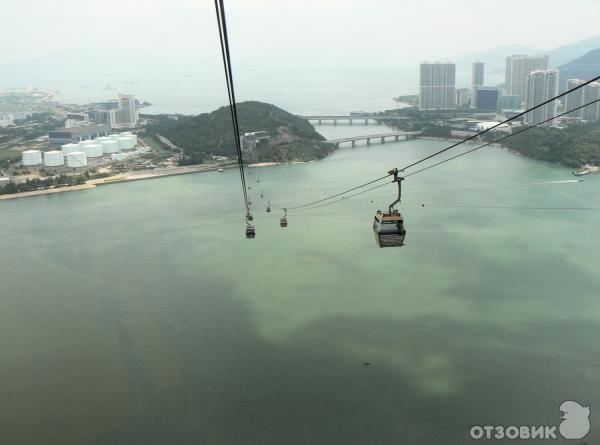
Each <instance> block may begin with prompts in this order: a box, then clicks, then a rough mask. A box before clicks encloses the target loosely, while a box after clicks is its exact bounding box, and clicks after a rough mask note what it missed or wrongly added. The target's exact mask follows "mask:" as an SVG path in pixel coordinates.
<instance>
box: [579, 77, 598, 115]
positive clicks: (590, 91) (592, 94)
mask: <svg viewBox="0 0 600 445" xmlns="http://www.w3.org/2000/svg"><path fill="white" fill-rule="evenodd" d="M582 90H583V100H582V104H581V105H584V104H587V103H590V102H593V101H595V100H598V99H600V83H598V82H592V83H590V84H588V85H586V86H584V87H583V88H582ZM581 118H582V119H583V120H584V121H588V122H600V102H596V103H595V104H592V105H588V106H586V107H584V108H582V109H581Z"/></svg>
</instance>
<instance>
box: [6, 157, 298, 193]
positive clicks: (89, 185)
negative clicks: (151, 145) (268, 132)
mask: <svg viewBox="0 0 600 445" xmlns="http://www.w3.org/2000/svg"><path fill="white" fill-rule="evenodd" d="M305 163H306V161H292V162H258V163H255V164H249V165H248V167H253V168H258V167H272V166H275V165H284V164H305ZM236 167H237V163H231V162H227V163H222V164H210V165H206V164H200V165H186V166H180V167H166V168H156V169H154V170H140V171H137V172H127V173H120V174H118V175H113V176H107V177H106V178H99V179H90V180H88V181H86V183H85V184H79V185H72V186H63V187H57V188H51V189H43V190H32V191H30V192H19V193H11V194H7V195H0V201H5V200H9V199H18V198H28V197H31V196H40V195H50V194H54V193H63V192H74V191H79V190H89V189H93V188H95V187H99V186H103V185H110V184H119V183H122V182H133V181H145V180H148V179H156V178H166V177H168V176H179V175H189V174H193V173H205V172H211V171H217V170H219V169H221V168H222V169H230V168H236Z"/></svg>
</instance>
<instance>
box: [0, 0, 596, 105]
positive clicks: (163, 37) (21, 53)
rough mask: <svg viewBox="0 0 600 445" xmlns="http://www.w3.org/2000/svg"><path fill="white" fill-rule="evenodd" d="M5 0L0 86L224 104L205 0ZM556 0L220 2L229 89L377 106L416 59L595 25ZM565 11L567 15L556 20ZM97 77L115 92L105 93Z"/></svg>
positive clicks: (557, 42) (405, 87) (543, 44)
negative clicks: (231, 72) (231, 79)
mask: <svg viewBox="0 0 600 445" xmlns="http://www.w3.org/2000/svg"><path fill="white" fill-rule="evenodd" d="M6 2H7V3H6V5H5V8H4V11H3V15H4V17H3V18H4V24H5V29H4V30H5V35H9V36H14V37H15V38H13V39H11V42H10V45H4V46H2V47H1V48H0V58H1V59H2V60H3V62H4V63H3V65H4V67H3V76H1V77H0V88H23V87H25V86H27V85H31V86H37V87H40V88H42V89H51V90H58V91H60V92H61V96H60V97H59V98H58V99H59V100H60V101H70V102H76V103H85V102H88V101H93V100H101V99H106V98H108V97H112V96H114V95H115V94H116V92H122V93H129V94H135V95H136V97H139V98H140V99H142V100H149V101H150V102H152V103H155V104H157V106H158V107H157V108H155V109H154V110H155V111H160V112H181V113H197V112H205V111H211V110H213V109H215V108H216V107H218V106H221V105H224V103H225V98H226V94H225V84H224V81H223V71H222V66H221V53H220V47H219V41H218V33H217V29H216V22H215V13H214V5H213V2H211V1H205V2H196V1H192V0H172V1H166V0H149V1H147V2H145V3H144V6H143V7H140V4H139V2H137V1H135V0H119V1H117V0H107V1H106V2H103V3H101V4H100V3H97V2H92V1H90V0H81V1H76V0H59V1H57V2H54V3H53V4H46V3H44V4H41V5H40V4H37V2H35V1H33V0H6ZM561 5H562V2H558V1H555V0H552V1H543V0H532V1H528V2H526V3H523V2H518V1H516V0H508V1H506V2H503V3H502V7H501V8H499V7H498V5H497V4H494V6H488V5H487V4H482V3H481V2H478V1H476V0H461V1H460V2H459V3H458V4H455V5H453V7H452V8H447V9H445V10H444V15H443V17H438V15H439V3H438V2H432V1H427V2H419V1H416V0H406V1H401V2H385V1H383V0H374V1H373V2H369V3H368V4H366V3H365V2H361V1H358V0H347V1H344V2H342V1H341V0H328V1H326V2H318V1H316V0H307V1H299V0H290V1H286V2H277V1H274V0H258V1H253V2H252V4H249V3H248V2H244V1H242V0H228V1H227V3H226V7H227V15H228V22H229V23H228V24H229V34H230V40H231V47H232V55H233V64H234V69H235V76H236V79H237V86H238V93H239V95H238V98H239V99H240V100H261V101H266V102H270V103H276V104H278V105H280V106H283V107H284V108H286V109H289V110H290V111H293V112H297V113H302V112H316V111H324V110H325V108H326V107H327V109H329V110H330V111H333V109H336V110H339V111H344V112H348V111H351V110H352V109H354V107H357V108H360V109H369V110H372V111H375V110H378V109H385V108H389V107H391V106H393V102H392V101H391V98H392V97H395V96H397V95H402V94H414V93H415V92H416V90H417V72H418V68H417V66H418V64H419V63H420V62H422V61H425V60H429V61H435V60H440V61H447V60H450V61H454V62H457V63H458V64H462V65H463V68H464V66H466V65H467V64H469V63H470V62H471V61H473V60H477V59H478V57H477V55H478V54H481V53H485V52H487V54H491V53H492V52H493V50H494V49H497V48H498V47H505V48H513V49H514V52H522V51H523V52H529V53H531V51H535V50H536V49H540V50H544V51H547V50H551V49H554V48H556V47H560V46H562V45H567V44H571V43H573V42H577V41H580V40H583V39H589V38H591V37H598V29H597V18H598V16H599V14H598V13H599V12H600V3H599V2H598V1H597V0H576V1H575V2H572V3H571V4H570V5H571V7H570V8H568V9H566V10H564V8H561ZM559 9H560V10H561V14H556V11H557V10H559ZM516 11H518V14H516V13H515V12H516ZM532 17H535V18H536V20H535V21H533V20H532ZM569 21H571V22H573V23H577V26H572V27H569V26H564V24H565V23H568V22H569ZM23 23H27V26H26V27H24V26H23ZM361 23H364V27H362V26H360V24H361ZM374 24H376V26H375V25H374ZM24 29H26V30H25V31H24ZM541 30H545V31H544V32H542V31H541ZM548 30H551V31H552V32H549V31H548ZM23 35H26V38H18V37H19V36H23ZM517 50H519V51H517ZM527 50H528V51H527ZM507 51H508V49H507ZM497 53H500V57H498V56H496V57H491V56H490V61H491V60H492V59H493V60H494V61H495V63H489V64H487V61H486V64H487V65H486V72H488V74H490V75H488V76H487V77H486V82H488V83H489V84H490V85H494V84H497V83H499V82H502V81H503V72H504V71H503V68H502V66H503V62H502V60H503V57H505V56H503V55H502V53H503V51H502V50H499V51H497ZM506 55H509V54H506ZM579 55H581V54H577V55H574V56H573V58H575V57H578V56H579ZM551 62H552V61H551ZM469 76H470V70H468V69H460V70H458V71H457V85H458V86H468V84H469V82H470V80H469ZM342 84H343V85H342ZM109 86H110V87H112V88H114V89H115V90H118V91H113V92H106V91H105V89H106V90H108V89H109V88H108V87H109ZM369 86H370V87H369ZM317 88H318V89H319V90H320V91H322V90H323V89H329V90H331V91H332V94H331V96H332V98H331V99H329V98H328V99H324V102H323V101H322V102H318V101H317V100H312V99H310V98H308V96H309V95H310V94H313V96H314V97H315V98H319V97H321V98H322V92H321V93H319V92H317V91H316V89H317ZM367 89H369V90H370V93H369V96H370V98H371V99H373V100H372V101H371V100H369V99H370V98H368V97H361V98H357V99H356V100H353V101H351V103H349V104H346V103H343V102H344V101H343V99H344V96H346V95H347V93H348V92H351V91H353V92H357V91H359V90H362V91H365V94H366V90H367ZM334 90H335V91H334ZM283 91H285V92H286V93H285V94H282V92H283ZM175 96H176V97H175ZM301 98H306V99H301ZM331 101H333V102H331ZM336 102H337V103H336ZM338 106H339V107H338ZM347 108H348V109H347Z"/></svg>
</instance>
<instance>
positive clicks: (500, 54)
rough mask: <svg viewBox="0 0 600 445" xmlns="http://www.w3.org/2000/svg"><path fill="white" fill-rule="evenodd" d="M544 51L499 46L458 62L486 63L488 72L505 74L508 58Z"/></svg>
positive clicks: (519, 46)
mask: <svg viewBox="0 0 600 445" xmlns="http://www.w3.org/2000/svg"><path fill="white" fill-rule="evenodd" d="M543 52H544V50H541V49H537V48H532V47H531V46H525V45H505V46H498V47H496V48H492V49H489V50H487V51H482V52H479V53H473V54H469V55H468V56H465V57H462V58H460V59H459V60H458V61H457V64H458V65H469V66H470V65H471V64H472V63H473V62H477V61H479V62H483V63H485V70H486V71H493V72H496V73H504V71H505V69H506V68H505V67H506V58H507V57H508V56H510V55H513V54H525V55H531V54H541V53H543Z"/></svg>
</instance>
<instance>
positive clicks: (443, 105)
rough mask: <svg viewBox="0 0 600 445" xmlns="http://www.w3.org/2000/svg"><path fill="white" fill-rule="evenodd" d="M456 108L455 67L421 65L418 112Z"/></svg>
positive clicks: (445, 64)
mask: <svg viewBox="0 0 600 445" xmlns="http://www.w3.org/2000/svg"><path fill="white" fill-rule="evenodd" d="M455 108H456V65H455V64H454V63H438V62H436V63H428V62H425V63H422V64H421V67H420V77H419V110H452V109H455Z"/></svg>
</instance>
